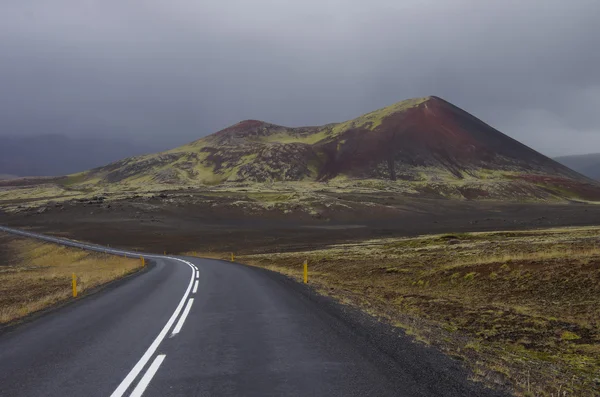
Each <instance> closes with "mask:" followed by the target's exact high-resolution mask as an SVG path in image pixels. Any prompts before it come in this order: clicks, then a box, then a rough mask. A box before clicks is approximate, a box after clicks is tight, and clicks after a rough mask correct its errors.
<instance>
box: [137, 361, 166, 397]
mask: <svg viewBox="0 0 600 397" xmlns="http://www.w3.org/2000/svg"><path fill="white" fill-rule="evenodd" d="M165 357H166V355H164V354H159V355H158V356H156V358H155V359H154V361H152V364H151V365H150V367H149V368H148V371H146V373H145V374H144V376H142V379H141V380H140V383H138V384H137V386H136V387H135V389H133V391H132V392H131V394H130V397H141V396H142V394H144V391H145V390H146V388H147V387H148V385H149V384H150V381H151V380H152V378H154V375H156V371H158V368H159V367H160V365H161V364H162V362H163V361H164V359H165Z"/></svg>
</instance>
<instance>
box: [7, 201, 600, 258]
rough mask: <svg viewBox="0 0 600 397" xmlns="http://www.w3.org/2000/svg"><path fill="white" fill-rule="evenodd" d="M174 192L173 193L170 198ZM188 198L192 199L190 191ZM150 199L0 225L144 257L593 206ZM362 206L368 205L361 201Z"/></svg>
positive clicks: (578, 215)
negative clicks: (312, 209)
mask: <svg viewBox="0 0 600 397" xmlns="http://www.w3.org/2000/svg"><path fill="white" fill-rule="evenodd" d="M172 193H173V194H175V192H172ZM187 193H190V196H191V195H193V194H194V193H193V192H186V195H187ZM169 197H174V196H172V195H171V193H166V194H161V195H159V196H156V197H155V198H152V199H147V198H146V199H145V198H141V197H140V198H136V197H133V198H129V199H124V200H119V201H111V202H110V203H108V204H107V203H103V202H98V201H85V202H69V203H63V204H57V205H56V206H48V207H46V208H45V209H44V211H43V212H42V213H39V211H38V210H30V211H23V212H21V213H18V214H6V213H3V212H2V211H1V210H0V224H3V225H7V226H13V227H21V228H33V229H35V230H38V231H41V232H46V233H54V234H59V235H63V236H71V237H73V238H77V239H80V240H86V241H91V242H95V243H99V244H105V245H110V246H120V247H128V248H137V249H140V250H144V251H152V252H163V251H165V250H166V251H167V252H171V253H176V252H185V251H188V250H199V251H204V252H210V251H234V252H239V253H258V252H269V251H286V250H299V249H313V248H319V247H323V246H325V245H328V244H332V243H339V242H344V241H362V240H365V239H370V238H377V237H392V236H414V235H419V234H428V233H445V232H467V231H492V230H516V229H531V228H548V227H554V226H571V225H572V226H582V225H599V224H600V206H596V205H586V204H578V203H577V204H576V203H573V204H552V205H549V204H519V203H501V202H476V201H452V200H430V199H414V198H406V197H402V196H399V195H393V194H357V193H343V194H337V195H336V197H333V198H334V199H336V200H339V201H340V202H343V203H344V204H345V205H347V206H348V209H347V210H345V211H340V210H339V209H336V210H331V211H329V210H328V209H327V208H323V210H322V211H320V212H318V213H317V214H312V215H309V214H308V213H306V212H303V211H300V210H299V211H292V212H289V213H287V214H284V213H283V212H281V211H277V210H262V211H255V210H254V211H248V209H247V208H245V207H243V206H234V205H230V204H231V202H233V201H235V200H236V198H235V197H219V198H218V199H217V200H216V201H217V202H218V205H207V204H186V202H181V201H177V202H175V203H173V200H171V199H170V198H169ZM364 202H369V203H370V205H368V206H367V205H363V204H361V203H364Z"/></svg>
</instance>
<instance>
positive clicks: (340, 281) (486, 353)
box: [213, 228, 600, 396]
mask: <svg viewBox="0 0 600 397" xmlns="http://www.w3.org/2000/svg"><path fill="white" fill-rule="evenodd" d="M599 234H600V228H567V229H549V230H536V231H523V232H493V233H463V234H446V235H435V236H422V237H417V238H406V239H381V240H371V241H365V242H362V243H354V244H341V245H335V246H331V247H329V248H327V249H321V250H315V251H303V252H286V253H278V254H247V255H238V256H236V261H237V260H239V261H241V262H244V263H248V264H252V265H256V266H261V267H265V268H269V269H272V270H275V271H278V272H281V273H284V274H287V275H289V276H292V277H294V278H296V279H298V280H300V279H301V277H302V263H303V261H304V260H305V259H306V260H308V262H309V273H310V284H311V285H312V286H313V287H315V288H316V289H317V290H318V291H319V292H321V293H323V294H327V295H330V296H332V297H334V298H336V299H338V300H340V301H342V302H344V303H347V304H351V305H355V306H357V307H359V308H361V309H363V310H365V311H367V312H369V313H371V314H373V315H375V316H378V317H380V318H382V319H385V320H386V321H389V322H390V323H392V324H394V325H396V326H398V327H401V328H404V329H405V330H406V332H407V333H409V334H412V335H414V337H415V339H416V340H418V341H421V342H422V343H426V344H430V345H434V346H437V347H438V348H440V349H442V350H443V351H445V352H447V353H448V354H450V355H452V356H454V357H456V358H458V359H460V360H464V361H465V363H466V364H467V365H468V366H470V368H471V369H472V373H473V375H472V376H473V378H474V379H476V380H479V381H483V382H485V383H487V384H490V385H495V386H499V387H502V388H506V389H509V390H511V391H512V392H514V393H515V394H517V395H522V396H526V395H530V396H533V395H536V396H597V395H600V375H599V374H600V249H599V248H598V243H599V242H600V240H599ZM213 256H214V253H213ZM227 256H228V254H223V258H225V257H227Z"/></svg>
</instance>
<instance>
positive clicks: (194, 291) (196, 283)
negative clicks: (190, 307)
mask: <svg viewBox="0 0 600 397" xmlns="http://www.w3.org/2000/svg"><path fill="white" fill-rule="evenodd" d="M197 291H198V280H196V282H195V283H194V289H193V290H192V294H195V293H196V292H197Z"/></svg>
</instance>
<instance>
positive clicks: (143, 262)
mask: <svg viewBox="0 0 600 397" xmlns="http://www.w3.org/2000/svg"><path fill="white" fill-rule="evenodd" d="M140 260H141V261H142V267H145V266H146V260H145V259H144V257H143V256H140Z"/></svg>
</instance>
